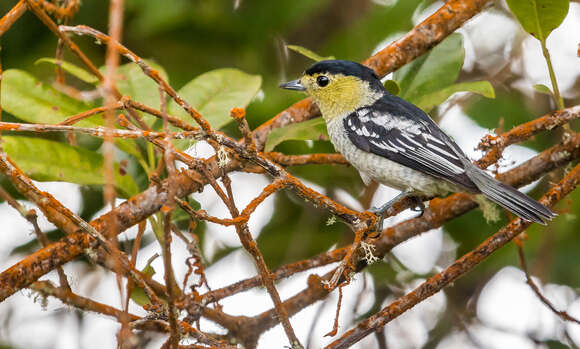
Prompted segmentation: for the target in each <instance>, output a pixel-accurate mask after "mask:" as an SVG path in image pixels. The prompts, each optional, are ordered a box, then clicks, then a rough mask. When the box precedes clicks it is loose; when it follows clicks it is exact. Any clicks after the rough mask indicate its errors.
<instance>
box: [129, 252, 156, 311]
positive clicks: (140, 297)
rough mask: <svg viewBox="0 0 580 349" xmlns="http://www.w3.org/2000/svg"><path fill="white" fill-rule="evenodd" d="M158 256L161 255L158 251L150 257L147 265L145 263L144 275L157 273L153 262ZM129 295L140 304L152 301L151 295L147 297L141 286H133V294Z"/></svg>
mask: <svg viewBox="0 0 580 349" xmlns="http://www.w3.org/2000/svg"><path fill="white" fill-rule="evenodd" d="M157 257H159V254H157V253H156V254H154V255H153V256H152V257H151V258H149V260H148V261H147V265H145V268H143V270H142V271H141V272H142V273H143V274H144V275H147V276H153V275H155V269H153V267H152V266H151V263H153V261H154V260H155V259H157ZM129 297H131V299H132V300H133V302H135V303H137V304H139V305H140V306H144V305H146V304H149V303H151V300H150V299H149V297H147V295H146V294H145V291H143V289H142V288H141V287H139V286H135V287H134V288H133V291H131V295H130V296H129Z"/></svg>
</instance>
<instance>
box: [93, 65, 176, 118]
mask: <svg viewBox="0 0 580 349" xmlns="http://www.w3.org/2000/svg"><path fill="white" fill-rule="evenodd" d="M146 62H147V64H149V66H151V67H152V68H153V69H155V70H157V71H158V72H159V74H160V75H161V77H162V78H163V79H164V80H165V81H169V78H168V76H167V73H166V72H165V69H163V67H162V66H160V65H159V64H156V63H153V62H150V61H146ZM99 70H100V71H101V72H102V73H103V74H105V67H100V68H99ZM115 82H116V84H117V88H118V89H119V92H121V94H122V95H124V96H125V95H128V96H129V97H131V99H133V100H135V101H137V102H140V103H143V104H145V105H147V106H149V107H152V108H155V109H159V106H160V105H161V97H160V96H159V85H157V83H156V82H155V81H153V79H151V78H150V77H148V76H147V75H145V73H143V71H142V70H141V68H139V66H138V65H137V64H135V63H127V64H123V65H121V66H119V68H118V69H117V74H116V78H115ZM140 114H141V115H142V117H143V119H144V121H145V122H146V123H147V125H149V126H152V125H153V123H154V122H155V121H157V118H156V117H155V116H153V115H149V114H145V113H140Z"/></svg>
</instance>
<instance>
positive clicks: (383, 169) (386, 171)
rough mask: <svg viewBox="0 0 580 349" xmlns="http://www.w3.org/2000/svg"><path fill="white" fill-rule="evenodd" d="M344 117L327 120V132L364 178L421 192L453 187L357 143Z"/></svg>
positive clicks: (337, 148) (427, 193) (401, 188)
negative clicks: (360, 147) (360, 146)
mask: <svg viewBox="0 0 580 349" xmlns="http://www.w3.org/2000/svg"><path fill="white" fill-rule="evenodd" d="M345 117H346V115H344V116H341V117H335V118H333V119H331V120H329V121H328V122H327V128H328V135H329V136H330V141H331V142H332V144H333V145H334V148H335V149H336V150H337V151H338V152H339V153H341V154H342V155H343V156H344V157H345V158H346V159H347V160H348V162H350V163H351V164H352V165H353V166H354V167H355V168H356V169H357V170H358V171H359V172H360V173H361V177H362V178H363V180H364V179H365V177H367V178H371V179H373V180H375V181H376V182H378V183H381V184H384V185H387V186H389V187H392V188H395V189H399V190H408V189H411V190H413V191H414V192H415V193H416V194H418V195H428V196H434V195H441V194H445V193H447V192H449V191H451V188H449V185H448V184H447V183H445V182H442V181H441V180H438V179H436V178H434V177H432V176H430V175H427V174H423V173H421V172H418V171H416V170H413V169H411V168H409V167H406V166H403V165H400V164H399V163H397V162H394V161H391V160H389V159H387V158H384V157H382V156H379V155H375V154H373V153H369V152H366V151H363V150H361V149H359V148H358V147H356V146H355V145H354V144H353V143H352V142H351V141H350V139H349V138H348V135H347V134H346V131H345V129H344V122H343V120H344V118H345ZM365 182H366V181H365Z"/></svg>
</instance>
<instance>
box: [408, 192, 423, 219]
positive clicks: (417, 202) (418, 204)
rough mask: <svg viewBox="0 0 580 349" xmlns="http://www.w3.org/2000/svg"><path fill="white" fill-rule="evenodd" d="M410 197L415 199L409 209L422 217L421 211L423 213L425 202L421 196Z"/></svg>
mask: <svg viewBox="0 0 580 349" xmlns="http://www.w3.org/2000/svg"><path fill="white" fill-rule="evenodd" d="M412 199H413V200H414V201H415V206H413V207H411V211H413V212H419V215H418V216H417V218H419V217H422V216H423V213H425V203H423V201H422V200H421V198H419V197H416V196H413V197H412Z"/></svg>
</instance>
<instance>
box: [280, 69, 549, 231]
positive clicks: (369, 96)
mask: <svg viewBox="0 0 580 349" xmlns="http://www.w3.org/2000/svg"><path fill="white" fill-rule="evenodd" d="M280 87H282V88H285V89H288V90H297V91H305V92H306V93H307V94H308V95H310V96H312V98H313V100H314V102H315V103H316V104H317V105H318V107H319V108H320V111H321V113H322V117H323V118H324V120H325V121H326V126H327V129H328V134H329V136H330V140H331V142H332V144H334V147H335V148H336V150H337V151H339V152H340V153H341V154H342V155H343V156H344V157H345V158H346V159H347V160H348V161H349V162H350V163H351V164H352V165H353V166H354V167H355V168H356V169H357V170H358V171H359V173H360V175H361V178H362V179H363V181H364V182H365V184H368V183H369V182H370V181H371V180H375V181H376V182H378V183H381V184H384V185H387V186H389V187H392V188H396V189H399V190H401V193H400V194H399V195H398V196H396V197H395V198H394V199H392V200H390V201H389V202H387V203H386V204H384V205H383V206H381V207H378V208H373V209H371V210H372V211H373V212H375V213H376V214H379V215H380V216H381V217H382V214H383V213H384V212H385V211H386V210H387V209H388V208H389V207H391V206H392V205H393V204H394V203H395V202H396V201H397V200H399V199H401V198H403V197H406V196H410V197H413V198H420V197H431V196H438V195H445V194H447V193H449V192H458V191H461V192H468V193H473V194H483V195H484V196H485V197H486V198H488V199H489V200H491V201H493V202H495V203H497V204H499V205H500V206H502V207H505V208H506V209H508V210H509V211H511V212H513V213H515V214H517V215H518V216H520V217H521V218H523V219H525V220H528V221H532V222H538V223H541V224H545V221H546V220H550V219H552V218H553V217H555V216H556V213H554V212H553V211H552V210H550V209H549V208H548V207H546V206H544V205H542V204H540V203H539V202H537V201H535V200H534V199H532V198H530V197H529V196H527V195H525V194H523V193H521V192H519V191H518V190H516V189H514V188H512V187H510V186H508V185H505V184H503V183H501V182H499V181H497V180H496V179H494V178H493V177H491V176H490V175H488V174H487V173H486V172H484V171H483V170H481V169H480V168H478V167H477V166H475V165H474V164H473V163H472V162H471V161H470V160H469V159H468V158H467V156H466V155H465V153H464V152H463V151H462V150H461V149H460V148H459V146H458V145H457V144H456V143H455V142H454V141H453V140H452V139H451V138H450V137H449V136H447V135H446V134H445V133H444V132H443V131H442V130H441V129H440V128H439V126H437V124H435V122H433V120H431V118H430V117H429V116H428V115H427V114H425V112H423V111H422V110H421V109H419V108H418V107H416V106H415V105H413V104H411V103H409V102H407V101H405V100H403V99H401V98H399V97H397V96H395V95H392V94H390V93H389V92H387V90H385V88H384V87H383V84H382V83H381V81H380V79H379V77H378V76H377V74H376V73H375V72H374V71H373V70H372V69H370V68H368V67H365V66H363V65H361V64H359V63H355V62H351V61H343V60H327V61H321V62H318V63H315V64H314V65H312V66H311V67H310V68H308V69H307V70H306V71H305V72H304V74H303V75H302V77H301V78H299V79H297V80H293V81H290V82H287V83H285V84H282V85H280ZM417 205H418V206H419V207H420V208H421V210H422V209H423V208H424V206H423V202H422V200H418V201H417ZM380 222H381V223H380V224H379V226H381V225H382V218H381V220H380Z"/></svg>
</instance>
